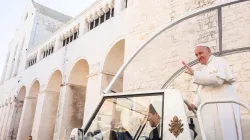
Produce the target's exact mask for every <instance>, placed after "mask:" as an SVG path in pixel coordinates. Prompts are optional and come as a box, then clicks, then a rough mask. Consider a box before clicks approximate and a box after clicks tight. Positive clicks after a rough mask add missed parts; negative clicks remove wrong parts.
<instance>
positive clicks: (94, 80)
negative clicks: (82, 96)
mask: <svg viewBox="0 0 250 140" xmlns="http://www.w3.org/2000/svg"><path fill="white" fill-rule="evenodd" d="M101 76H102V75H101V73H98V74H90V75H89V76H88V84H87V89H86V90H87V91H86V102H85V107H84V120H83V126H85V125H86V123H87V122H88V120H89V119H90V117H91V115H92V114H93V113H94V110H95V108H96V107H97V105H98V103H99V101H100V99H101V94H102V93H101Z"/></svg>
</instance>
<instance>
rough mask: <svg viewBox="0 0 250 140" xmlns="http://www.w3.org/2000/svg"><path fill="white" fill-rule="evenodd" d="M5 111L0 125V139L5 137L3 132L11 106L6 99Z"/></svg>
mask: <svg viewBox="0 0 250 140" xmlns="http://www.w3.org/2000/svg"><path fill="white" fill-rule="evenodd" d="M5 105H6V111H5V115H4V119H3V123H2V127H1V139H2V140H3V139H5V138H4V134H5V130H6V125H7V122H8V119H9V116H10V112H11V109H10V108H11V106H10V104H9V101H8V100H7V101H6V104H5Z"/></svg>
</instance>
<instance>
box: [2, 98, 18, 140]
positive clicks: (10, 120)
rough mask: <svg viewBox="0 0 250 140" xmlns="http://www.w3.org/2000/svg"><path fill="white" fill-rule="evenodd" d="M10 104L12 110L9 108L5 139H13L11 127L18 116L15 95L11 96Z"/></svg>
mask: <svg viewBox="0 0 250 140" xmlns="http://www.w3.org/2000/svg"><path fill="white" fill-rule="evenodd" d="M9 106H10V108H9V109H10V110H9V115H8V120H7V122H6V128H5V131H4V136H3V137H4V139H5V140H11V137H10V136H11V133H10V132H11V131H10V128H11V127H12V124H13V122H14V119H15V116H16V114H15V113H16V107H15V106H16V102H15V100H14V97H12V98H10V102H9Z"/></svg>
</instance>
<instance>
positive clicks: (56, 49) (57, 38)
mask: <svg viewBox="0 0 250 140" xmlns="http://www.w3.org/2000/svg"><path fill="white" fill-rule="evenodd" d="M61 47H62V41H61V38H60V36H59V35H58V36H57V37H56V40H55V48H54V51H55V52H56V51H58V50H59V49H60V48H61Z"/></svg>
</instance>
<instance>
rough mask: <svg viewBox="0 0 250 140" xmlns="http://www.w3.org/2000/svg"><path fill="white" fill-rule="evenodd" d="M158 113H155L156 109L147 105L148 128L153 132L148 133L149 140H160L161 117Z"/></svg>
mask: <svg viewBox="0 0 250 140" xmlns="http://www.w3.org/2000/svg"><path fill="white" fill-rule="evenodd" d="M159 113H160V112H157V111H156V108H155V107H154V106H153V105H152V104H150V105H149V111H148V122H149V124H150V126H151V127H152V128H153V130H152V131H151V132H150V133H149V140H161V135H160V131H161V130H160V128H161V125H160V122H161V117H160V115H159Z"/></svg>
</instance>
